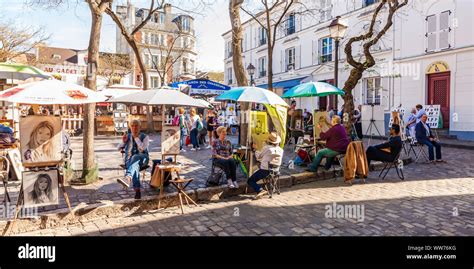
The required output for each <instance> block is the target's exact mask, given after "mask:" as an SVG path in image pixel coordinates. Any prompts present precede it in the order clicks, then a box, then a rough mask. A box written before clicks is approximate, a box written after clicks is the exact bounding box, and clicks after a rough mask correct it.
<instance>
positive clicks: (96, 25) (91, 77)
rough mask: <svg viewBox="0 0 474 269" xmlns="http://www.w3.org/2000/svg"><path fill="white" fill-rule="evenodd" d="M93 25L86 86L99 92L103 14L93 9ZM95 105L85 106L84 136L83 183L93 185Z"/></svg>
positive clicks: (96, 167)
mask: <svg viewBox="0 0 474 269" xmlns="http://www.w3.org/2000/svg"><path fill="white" fill-rule="evenodd" d="M91 15H92V25H91V33H90V39H89V50H88V54H87V61H88V64H87V77H86V81H85V86H86V87H87V88H89V89H91V90H93V91H96V90H97V68H98V60H99V45H100V30H101V28H102V14H100V13H98V12H95V11H93V9H92V8H91ZM94 112H95V104H93V103H92V104H86V105H84V124H83V129H84V134H83V157H82V158H83V164H82V179H83V181H84V182H83V183H86V184H88V183H91V182H93V181H95V180H97V179H98V176H99V170H98V166H97V164H96V163H95V153H94V118H95V115H94Z"/></svg>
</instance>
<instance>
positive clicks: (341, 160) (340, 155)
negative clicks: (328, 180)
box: [331, 153, 346, 180]
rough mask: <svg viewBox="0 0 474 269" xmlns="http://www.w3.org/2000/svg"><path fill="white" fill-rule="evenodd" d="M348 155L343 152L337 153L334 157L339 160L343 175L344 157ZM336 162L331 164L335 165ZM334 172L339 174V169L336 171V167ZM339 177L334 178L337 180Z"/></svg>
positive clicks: (336, 160) (335, 160)
mask: <svg viewBox="0 0 474 269" xmlns="http://www.w3.org/2000/svg"><path fill="white" fill-rule="evenodd" d="M345 157H346V154H345V153H341V154H338V155H336V157H334V162H337V163H338V164H339V167H340V168H341V171H340V172H341V176H342V175H344V158H345ZM333 164H334V163H332V164H331V166H332V165H333ZM333 171H334V174H337V171H336V168H335V167H334V170H333ZM336 179H337V177H334V180H336Z"/></svg>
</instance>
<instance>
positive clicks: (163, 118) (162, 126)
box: [160, 105, 166, 164]
mask: <svg viewBox="0 0 474 269" xmlns="http://www.w3.org/2000/svg"><path fill="white" fill-rule="evenodd" d="M165 108H166V105H162V106H161V134H160V140H161V147H163V130H164V129H165ZM161 151H162V152H163V149H161ZM161 163H162V164H163V163H165V156H163V155H161Z"/></svg>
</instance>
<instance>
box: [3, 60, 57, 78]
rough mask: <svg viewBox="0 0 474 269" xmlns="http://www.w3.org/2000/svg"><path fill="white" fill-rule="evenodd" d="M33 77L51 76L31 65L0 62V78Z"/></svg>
mask: <svg viewBox="0 0 474 269" xmlns="http://www.w3.org/2000/svg"><path fill="white" fill-rule="evenodd" d="M33 77H37V78H44V79H48V78H51V76H50V75H48V74H46V73H44V72H43V71H41V70H40V69H38V68H36V67H33V66H29V65H24V64H16V63H0V78H3V79H12V80H13V79H17V80H26V79H29V78H33Z"/></svg>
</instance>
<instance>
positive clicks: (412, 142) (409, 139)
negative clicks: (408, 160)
mask: <svg viewBox="0 0 474 269" xmlns="http://www.w3.org/2000/svg"><path fill="white" fill-rule="evenodd" d="M416 144H417V142H416V139H415V138H414V137H411V136H408V137H407V139H406V140H405V143H403V150H404V151H405V154H406V155H407V157H410V153H411V152H413V154H415V158H416V156H417V155H416V151H415V147H416ZM407 145H408V150H407V149H406V147H407Z"/></svg>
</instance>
